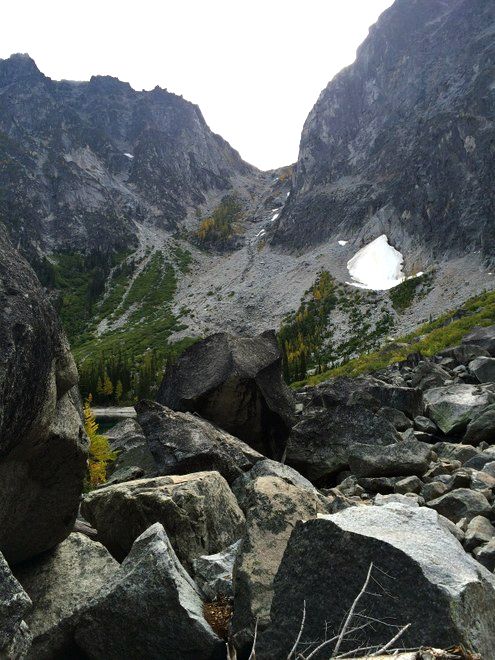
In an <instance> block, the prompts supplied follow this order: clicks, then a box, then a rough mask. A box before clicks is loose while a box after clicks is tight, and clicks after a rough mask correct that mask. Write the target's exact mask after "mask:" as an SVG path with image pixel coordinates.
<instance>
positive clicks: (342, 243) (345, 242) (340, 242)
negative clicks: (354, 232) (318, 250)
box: [339, 241, 349, 246]
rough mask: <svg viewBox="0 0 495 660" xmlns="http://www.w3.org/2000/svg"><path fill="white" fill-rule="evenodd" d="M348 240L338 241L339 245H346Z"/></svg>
mask: <svg viewBox="0 0 495 660" xmlns="http://www.w3.org/2000/svg"><path fill="white" fill-rule="evenodd" d="M348 242H349V241H339V245H342V246H344V245H347V243H348Z"/></svg>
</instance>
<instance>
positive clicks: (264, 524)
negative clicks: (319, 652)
mask: <svg viewBox="0 0 495 660" xmlns="http://www.w3.org/2000/svg"><path fill="white" fill-rule="evenodd" d="M246 500H247V506H246V533H245V535H244V537H243V539H242V543H241V547H240V548H239V551H238V554H237V558H236V562H235V564H234V615H233V618H232V633H233V638H234V641H235V644H236V646H237V647H238V648H239V649H241V650H245V649H246V648H247V647H249V645H250V642H251V641H252V636H253V633H254V627H255V625H256V621H257V622H258V630H262V629H263V628H264V627H266V625H267V624H268V621H269V614H270V606H271V601H272V596H273V580H274V578H275V574H276V572H277V570H278V567H279V565H280V561H281V559H282V556H283V554H284V551H285V548H286V545H287V541H288V539H289V536H290V534H291V532H292V530H293V528H294V525H295V524H296V522H297V521H298V520H307V519H308V518H314V517H315V516H316V515H317V514H318V513H327V512H328V510H329V504H326V503H325V501H324V499H323V498H322V497H321V496H320V495H319V494H318V492H317V491H311V490H308V489H307V488H301V487H300V486H296V485H294V484H291V483H289V482H287V481H285V480H284V479H282V478H280V477H274V476H266V477H258V478H257V479H255V480H254V481H252V482H251V483H249V484H248V485H247V487H246Z"/></svg>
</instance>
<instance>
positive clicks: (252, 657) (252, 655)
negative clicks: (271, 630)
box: [248, 617, 258, 660]
mask: <svg viewBox="0 0 495 660" xmlns="http://www.w3.org/2000/svg"><path fill="white" fill-rule="evenodd" d="M257 635H258V617H256V624H255V626H254V637H253V648H252V649H251V653H250V654H249V658H248V660H256V637H257Z"/></svg>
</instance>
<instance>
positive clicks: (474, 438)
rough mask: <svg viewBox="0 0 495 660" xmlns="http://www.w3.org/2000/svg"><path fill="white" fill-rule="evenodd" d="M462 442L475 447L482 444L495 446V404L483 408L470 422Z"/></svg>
mask: <svg viewBox="0 0 495 660" xmlns="http://www.w3.org/2000/svg"><path fill="white" fill-rule="evenodd" d="M462 441H463V442H465V443H471V444H473V445H479V444H480V443H481V442H488V443H489V444H495V404H491V405H489V406H487V407H486V408H483V409H482V410H481V411H480V412H479V414H477V415H476V416H475V417H474V418H473V419H472V420H471V421H470V422H469V424H468V426H467V429H466V433H465V434H464V437H463V439H462Z"/></svg>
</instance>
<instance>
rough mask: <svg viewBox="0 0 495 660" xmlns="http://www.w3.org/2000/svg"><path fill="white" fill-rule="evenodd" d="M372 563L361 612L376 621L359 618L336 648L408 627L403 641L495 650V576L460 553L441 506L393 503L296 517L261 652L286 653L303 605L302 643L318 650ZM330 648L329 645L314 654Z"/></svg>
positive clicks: (489, 653)
mask: <svg viewBox="0 0 495 660" xmlns="http://www.w3.org/2000/svg"><path fill="white" fill-rule="evenodd" d="M371 565H372V567H371ZM370 567H371V569H370ZM370 570H371V578H372V579H371V581H370V585H369V587H368V589H366V592H365V593H364V594H363V596H362V598H361V600H360V601H359V603H358V605H357V607H356V612H359V613H366V614H367V615H368V616H372V617H373V620H372V621H371V622H370V624H369V625H365V624H367V619H366V618H363V617H361V616H359V615H358V616H356V617H355V618H354V619H353V620H352V622H351V625H350V628H353V632H352V634H350V635H348V636H347V637H346V638H345V639H344V642H343V644H342V646H341V648H340V653H344V652H346V651H347V652H348V651H350V650H351V649H356V648H359V647H363V646H364V647H369V646H374V647H375V648H374V650H377V649H378V648H380V647H381V646H382V645H383V644H385V643H386V642H387V641H388V640H390V639H391V638H392V637H393V636H394V634H396V632H397V631H398V629H399V628H400V627H402V626H405V625H407V624H410V627H409V628H408V629H407V630H406V631H405V632H404V634H403V635H402V636H401V637H400V640H398V642H397V646H399V647H402V646H404V647H406V648H411V647H412V648H418V647H424V646H433V647H436V648H448V647H450V646H452V645H454V644H463V645H464V646H465V647H466V648H467V649H470V650H474V651H476V652H478V653H480V654H481V657H483V658H492V657H495V638H494V636H493V623H492V616H493V615H492V613H493V608H494V607H495V578H494V577H493V575H491V574H490V573H489V572H488V571H486V570H485V569H484V568H483V567H481V566H480V565H479V564H478V563H477V562H475V561H474V560H473V558H472V557H470V556H469V555H468V554H467V553H466V552H465V551H464V550H463V548H462V546H461V544H460V543H459V542H458V541H457V540H456V539H455V538H454V536H453V535H452V534H451V533H450V531H448V528H447V526H446V525H444V524H443V523H442V522H441V521H440V519H439V517H438V516H437V514H436V513H435V512H433V511H431V510H428V509H427V508H425V507H412V506H404V505H402V504H387V505H385V506H365V507H353V508H351V509H347V510H345V511H341V512H339V513H337V514H334V515H328V516H321V517H320V518H319V519H317V520H309V521H307V522H299V523H297V524H296V526H295V529H294V531H293V533H292V535H291V537H290V539H289V542H288V545H287V549H286V551H285V553H284V557H283V559H282V562H281V564H280V568H279V570H278V572H277V575H276V578H275V584H274V597H273V602H272V608H271V613H270V618H271V621H270V626H269V628H268V629H267V631H266V632H265V633H264V634H262V636H261V639H260V641H259V645H258V650H257V654H256V658H257V659H258V658H259V659H260V660H265V659H268V658H270V660H279V659H280V660H282V659H284V660H285V658H286V657H287V653H288V651H289V650H290V649H291V647H292V645H293V644H294V642H295V640H296V637H297V635H298V632H299V630H300V627H301V620H302V612H303V606H304V603H305V611H306V616H305V625H304V630H303V635H302V637H301V641H302V642H303V643H304V642H311V643H312V644H313V646H312V647H311V648H315V646H316V643H317V642H322V641H323V640H324V639H325V635H326V636H327V638H331V637H332V636H334V635H338V633H339V631H340V630H341V627H342V622H343V621H344V620H345V618H346V616H347V614H348V612H349V610H350V607H351V605H352V603H353V601H354V600H355V598H356V597H357V595H358V594H359V592H360V590H361V589H362V587H363V585H364V584H365V581H366V576H367V574H368V571H370ZM363 625H365V627H364V628H359V627H360V626H363ZM315 642H316V643H315ZM302 648H304V649H305V651H306V653H308V652H309V649H308V647H306V646H304V647H303V646H301V647H300V649H302ZM370 651H371V650H370ZM331 655H332V645H330V646H326V647H325V648H323V649H322V651H321V653H318V654H317V655H316V656H315V658H317V659H318V660H321V659H323V658H328V657H330V656H331Z"/></svg>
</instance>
